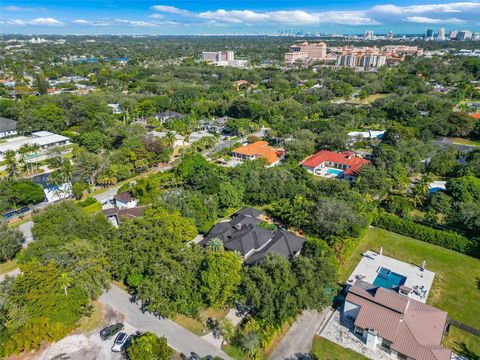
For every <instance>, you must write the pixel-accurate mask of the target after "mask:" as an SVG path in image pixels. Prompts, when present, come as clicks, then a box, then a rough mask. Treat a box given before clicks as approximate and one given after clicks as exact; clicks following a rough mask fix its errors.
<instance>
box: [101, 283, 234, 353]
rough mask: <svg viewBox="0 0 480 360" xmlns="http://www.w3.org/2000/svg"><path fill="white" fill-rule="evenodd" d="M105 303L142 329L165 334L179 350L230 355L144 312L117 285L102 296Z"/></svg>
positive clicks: (186, 331) (173, 346)
mask: <svg viewBox="0 0 480 360" xmlns="http://www.w3.org/2000/svg"><path fill="white" fill-rule="evenodd" d="M100 301H101V302H102V303H103V304H106V305H109V306H110V307H111V308H113V309H114V310H116V311H118V312H120V313H122V314H123V315H124V316H125V321H127V322H128V323H130V324H131V325H132V326H134V327H135V328H137V329H138V330H140V331H151V332H153V333H155V334H157V335H158V336H165V337H166V338H167V341H168V344H169V345H170V346H171V347H172V348H174V349H175V350H176V351H177V352H181V353H183V354H186V355H190V353H191V352H195V353H197V354H198V355H200V356H207V355H211V356H219V357H221V358H223V359H230V357H229V356H228V355H227V354H225V353H224V352H223V351H221V350H219V349H217V348H216V347H215V346H213V345H211V344H209V343H208V342H206V341H205V340H203V339H201V338H200V337H198V336H196V335H194V334H192V333H191V332H189V331H188V330H186V329H184V328H183V327H181V326H180V325H177V324H176V323H174V322H173V321H171V320H161V319H158V318H156V317H155V316H153V315H152V314H150V313H143V312H142V311H141V310H140V308H139V306H138V305H137V304H135V303H132V302H130V295H129V294H127V293H126V292H124V291H123V290H121V289H120V288H118V287H116V286H112V288H111V289H110V291H108V292H106V293H105V294H103V295H102V296H101V297H100Z"/></svg>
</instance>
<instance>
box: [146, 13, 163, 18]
mask: <svg viewBox="0 0 480 360" xmlns="http://www.w3.org/2000/svg"><path fill="white" fill-rule="evenodd" d="M149 17H151V18H152V19H163V18H165V15H162V14H152V15H150V16H149Z"/></svg>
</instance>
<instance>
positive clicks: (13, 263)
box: [0, 259, 18, 275]
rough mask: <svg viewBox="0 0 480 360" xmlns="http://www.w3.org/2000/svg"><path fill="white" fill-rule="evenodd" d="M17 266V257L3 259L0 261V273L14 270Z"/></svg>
mask: <svg viewBox="0 0 480 360" xmlns="http://www.w3.org/2000/svg"><path fill="white" fill-rule="evenodd" d="M17 267H18V265H17V259H13V260H9V261H5V262H3V263H0V275H3V274H6V273H8V272H10V271H12V270H15V269H16V268H17Z"/></svg>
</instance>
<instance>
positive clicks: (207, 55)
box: [202, 51, 235, 62]
mask: <svg viewBox="0 0 480 360" xmlns="http://www.w3.org/2000/svg"><path fill="white" fill-rule="evenodd" d="M202 59H203V60H204V61H208V62H218V61H233V60H235V52H233V51H204V52H202Z"/></svg>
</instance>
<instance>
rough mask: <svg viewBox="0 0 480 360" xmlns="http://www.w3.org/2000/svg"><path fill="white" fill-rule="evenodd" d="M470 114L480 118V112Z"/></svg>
mask: <svg viewBox="0 0 480 360" xmlns="http://www.w3.org/2000/svg"><path fill="white" fill-rule="evenodd" d="M470 116H471V117H473V118H474V119H478V120H480V112H477V113H473V114H470Z"/></svg>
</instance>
